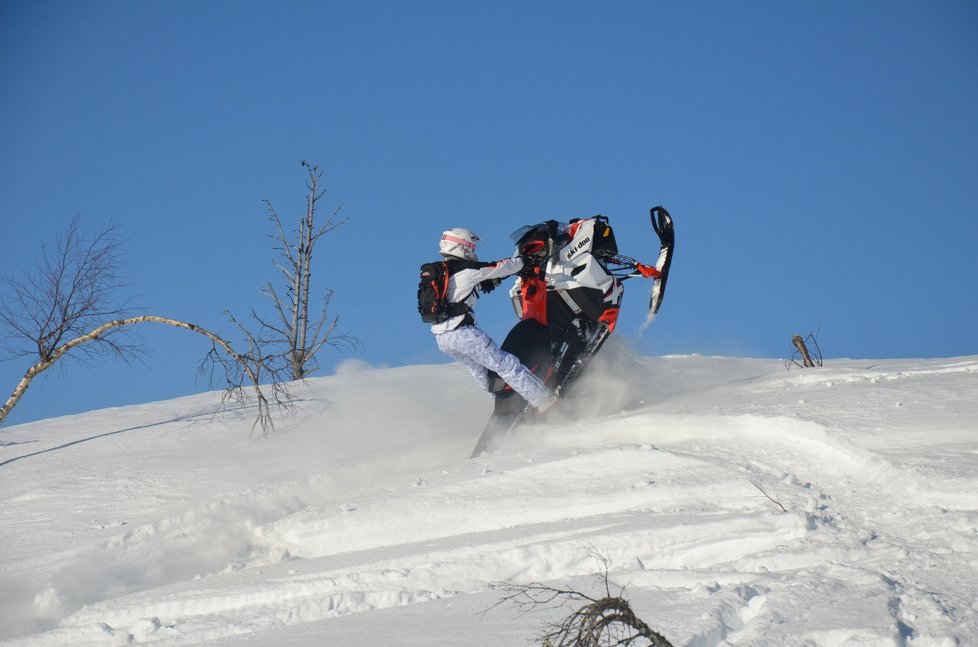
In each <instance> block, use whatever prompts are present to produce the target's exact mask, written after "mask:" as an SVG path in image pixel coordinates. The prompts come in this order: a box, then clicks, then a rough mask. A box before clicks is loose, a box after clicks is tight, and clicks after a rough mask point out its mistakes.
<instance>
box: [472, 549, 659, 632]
mask: <svg viewBox="0 0 978 647" xmlns="http://www.w3.org/2000/svg"><path fill="white" fill-rule="evenodd" d="M589 552H590V553H591V554H592V555H593V556H594V557H595V558H596V559H597V560H598V561H599V562H600V563H601V565H602V566H601V572H599V573H598V575H599V577H600V578H602V579H603V583H604V590H605V593H606V595H605V596H604V597H601V598H593V597H591V596H589V595H587V594H585V593H581V592H580V591H577V590H575V589H573V588H571V587H563V588H560V587H554V586H550V585H548V584H540V583H536V582H534V583H531V584H513V583H506V584H503V585H501V586H500V588H501V589H502V590H504V591H507V594H506V595H505V596H504V597H503V598H501V599H500V600H499V601H498V602H497V603H496V604H494V605H493V606H492V607H490V609H494V608H496V607H499V606H501V605H510V606H513V607H515V608H516V609H517V611H518V612H519V613H521V614H526V613H529V612H530V611H535V610H538V609H555V608H556V609H562V608H571V609H573V610H572V611H571V613H570V614H569V615H567V616H565V617H564V618H563V619H562V620H560V621H559V622H556V623H553V624H551V625H550V626H549V627H548V628H547V630H546V631H545V632H544V633H543V634H542V635H541V636H540V641H541V644H542V645H543V646H544V647H614V646H618V645H621V646H627V645H638V644H639V642H638V641H640V640H644V641H648V642H647V644H649V645H652V647H673V645H672V643H670V642H669V641H668V640H667V639H666V638H665V637H664V636H663V635H662V634H660V633H658V632H656V631H655V630H653V629H652V628H651V627H649V626H648V625H647V624H646V623H645V622H643V621H642V620H641V619H640V618H639V617H638V616H636V615H635V612H634V610H632V607H631V605H630V604H629V603H628V601H627V600H625V598H624V596H623V595H622V594H618V595H612V593H611V584H610V579H609V575H608V574H609V569H610V560H609V558H608V557H607V556H604V555H601V554H600V553H598V551H597V550H595V549H594V548H593V547H591V548H590V549H589ZM582 603H583V604H582ZM578 605H581V606H578ZM575 607H576V608H575ZM487 611H488V610H487Z"/></svg>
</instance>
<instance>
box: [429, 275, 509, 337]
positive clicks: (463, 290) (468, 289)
mask: <svg viewBox="0 0 978 647" xmlns="http://www.w3.org/2000/svg"><path fill="white" fill-rule="evenodd" d="M522 269H523V260H522V259H521V258H507V259H506V260H503V261H497V262H495V263H485V264H483V266H482V267H479V268H466V269H464V270H459V271H458V272H455V273H453V274H452V275H451V276H450V277H448V302H449V303H458V302H460V301H461V302H464V303H465V304H466V305H468V306H469V309H470V310H471V309H473V308H475V302H476V300H477V299H478V298H479V292H480V288H479V284H480V283H482V282H483V281H487V280H490V279H502V278H505V277H507V276H511V275H513V274H516V273H517V272H519V271H520V270H522ZM465 317H466V315H458V316H456V317H452V318H451V319H447V320H445V321H443V322H441V323H436V324H434V325H432V326H431V332H433V333H435V334H438V333H443V332H448V331H449V330H455V329H456V328H458V327H459V326H460V325H461V324H462V322H463V321H464V320H465ZM472 319H473V321H474V320H475V316H474V315H473V316H472Z"/></svg>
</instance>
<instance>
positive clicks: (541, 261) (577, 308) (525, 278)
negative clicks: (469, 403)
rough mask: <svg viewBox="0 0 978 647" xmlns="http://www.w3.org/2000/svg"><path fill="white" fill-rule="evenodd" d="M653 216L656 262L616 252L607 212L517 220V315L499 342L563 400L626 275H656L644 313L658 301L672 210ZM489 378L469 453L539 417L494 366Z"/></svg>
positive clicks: (604, 335)
mask: <svg viewBox="0 0 978 647" xmlns="http://www.w3.org/2000/svg"><path fill="white" fill-rule="evenodd" d="M650 216H651V220H652V228H653V230H654V231H655V233H656V234H657V235H658V237H659V257H658V259H657V260H656V262H655V265H645V264H643V263H640V262H639V261H637V260H635V259H634V258H631V257H629V256H625V255H623V254H620V253H619V252H618V245H617V243H616V241H615V234H614V231H613V229H612V228H611V226H610V225H609V224H608V219H607V218H605V217H604V216H594V217H593V218H587V219H577V220H571V221H570V222H568V223H562V222H558V221H556V220H547V221H545V222H542V223H539V224H536V225H527V226H525V227H521V228H520V229H517V230H516V231H515V232H513V234H512V235H511V236H510V238H511V240H513V242H514V243H515V244H516V253H517V254H519V255H520V256H522V257H523V259H524V267H523V270H522V271H521V272H520V275H519V277H518V278H517V280H516V283H515V285H513V287H512V289H511V290H510V298H511V300H512V302H513V307H514V309H515V311H516V315H517V317H518V318H519V322H518V323H517V324H516V325H515V326H513V328H512V329H511V330H510V332H509V334H508V335H507V336H506V339H505V340H504V341H503V343H502V345H501V348H502V349H503V350H505V351H507V352H509V353H512V354H513V355H516V357H518V358H519V360H520V361H521V362H522V363H523V364H524V365H526V366H527V367H528V368H529V369H530V370H532V371H533V373H534V374H535V375H536V376H537V377H539V378H540V379H541V380H542V381H543V382H544V384H546V385H547V386H549V387H550V388H551V389H554V390H555V391H556V392H557V393H558V394H559V395H560V397H561V399H564V398H566V397H567V394H568V392H569V390H570V389H571V388H572V386H573V384H574V382H575V381H576V380H577V379H578V378H579V377H580V376H581V373H582V372H583V371H584V370H585V368H586V367H587V366H588V363H589V362H590V361H591V359H592V358H593V357H594V356H595V354H596V353H597V352H598V351H599V350H600V349H601V346H602V345H603V344H604V342H605V340H607V339H608V336H609V335H611V333H612V332H614V330H615V325H616V323H617V321H618V312H619V309H620V307H621V301H622V297H623V296H624V287H623V283H624V282H625V280H627V279H630V278H636V277H642V278H651V279H654V280H655V283H654V284H653V287H652V294H651V298H650V300H649V317H652V316H653V315H655V314H656V313H657V312H658V311H659V307H660V306H661V305H662V299H663V296H664V295H665V287H666V281H667V280H668V278H669V266H670V264H671V262H672V252H673V248H674V246H675V235H674V231H673V224H672V217H671V216H670V215H669V212H668V211H666V209H665V208H664V207H661V206H659V207H654V208H653V209H652V210H651V212H650ZM489 384H490V391H491V392H492V394H493V396H494V406H493V412H492V416H490V418H489V422H488V423H487V424H486V428H485V430H484V431H483V432H482V435H481V436H480V437H479V441H478V443H477V444H476V447H475V450H474V451H473V452H472V457H473V458H474V457H477V456H481V455H482V454H485V453H490V452H492V451H493V449H494V448H495V447H496V445H497V444H498V442H499V441H500V440H502V438H503V437H505V435H506V434H508V433H510V432H511V431H512V430H513V429H515V428H516V427H518V426H520V425H521V424H522V423H524V422H525V421H527V420H529V419H531V418H532V419H535V420H541V421H542V419H543V416H542V415H539V414H537V413H536V412H535V411H534V410H533V409H532V407H530V406H529V405H528V404H527V402H526V400H524V399H523V398H522V397H521V396H520V395H519V394H518V393H516V392H515V391H514V390H513V389H512V388H511V387H510V386H509V385H507V384H506V383H505V381H504V380H503V379H502V378H500V377H499V376H498V375H496V374H495V373H490V379H489Z"/></svg>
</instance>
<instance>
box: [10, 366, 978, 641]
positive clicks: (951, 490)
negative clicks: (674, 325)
mask: <svg viewBox="0 0 978 647" xmlns="http://www.w3.org/2000/svg"><path fill="white" fill-rule="evenodd" d="M613 352H614V351H612V353H613ZM833 364H838V366H834V365H833V366H827V367H824V368H823V369H820V370H818V371H789V372H786V371H785V370H784V367H783V365H782V364H781V363H780V362H777V361H767V360H737V359H731V358H701V357H669V358H639V359H637V360H636V359H631V358H629V359H628V361H627V362H621V361H618V362H616V364H615V367H614V368H615V370H614V371H613V374H614V376H615V377H614V378H612V377H610V376H606V377H608V381H609V383H612V384H614V385H615V386H616V387H618V388H616V389H615V390H614V393H612V394H611V395H610V397H609V398H606V399H605V400H604V401H602V402H600V403H599V406H597V407H594V406H593V403H591V404H590V405H589V407H588V408H585V407H584V406H581V404H580V403H578V404H576V405H575V403H573V402H567V403H562V405H561V407H560V408H559V409H560V415H559V416H555V418H554V420H552V422H551V424H548V425H546V426H538V427H536V428H530V429H527V430H525V431H523V432H521V433H520V434H518V435H516V436H515V437H514V438H512V439H510V440H509V442H508V443H507V444H506V445H505V446H504V447H503V448H502V449H501V451H500V452H499V453H498V454H497V455H496V456H492V457H485V458H482V459H477V460H468V459H465V458H464V456H466V455H467V453H468V450H469V449H471V447H470V445H471V443H472V442H474V439H475V437H476V436H477V435H478V432H479V428H480V426H481V420H483V419H484V415H482V414H481V413H479V412H480V411H481V412H486V414H487V406H486V404H487V403H485V402H484V401H483V400H481V399H479V394H478V393H474V392H473V390H470V389H467V388H466V387H469V386H471V385H469V384H468V383H467V382H466V381H465V380H464V379H460V378H464V375H463V374H462V373H461V372H460V371H459V369H458V367H454V366H443V367H407V368H405V369H394V370H382V371H362V372H357V373H346V374H344V375H342V376H337V377H334V378H321V379H319V380H313V381H311V385H310V393H309V397H308V398H307V399H305V400H304V401H303V403H302V404H301V406H300V410H299V412H298V414H297V415H296V417H295V418H294V419H292V420H291V421H290V423H289V425H288V430H287V431H286V432H285V433H281V434H279V435H277V436H275V437H272V438H270V439H269V440H267V441H260V442H248V441H247V439H246V438H242V437H241V428H242V427H241V424H240V423H241V422H242V421H246V420H247V418H248V412H247V411H242V412H237V413H232V414H231V415H230V416H227V417H224V418H210V419H203V418H200V417H195V416H192V415H187V414H188V413H192V412H193V411H194V410H197V411H200V410H207V409H209V407H211V406H212V404H213V398H214V397H216V396H215V395H211V394H204V395H201V396H195V397H194V398H184V399H181V400H177V401H172V402H168V403H157V404H155V405H144V406H143V407H140V408H128V410H127V409H115V410H110V411H106V412H92V413H90V414H85V415H83V416H75V417H73V418H71V419H59V420H58V421H53V422H52V423H51V424H46V423H37V424H34V425H22V426H20V427H12V428H9V429H5V430H3V431H2V432H0V433H2V434H3V436H2V439H3V441H4V442H3V445H2V447H0V451H2V452H4V453H3V454H0V462H2V461H4V460H7V459H9V458H14V457H16V456H19V455H22V454H25V453H28V452H29V453H31V454H33V455H32V456H30V457H27V458H23V459H21V460H16V461H14V462H11V463H8V464H6V465H5V466H4V467H3V468H0V485H2V489H0V492H2V497H3V499H2V506H0V523H2V526H0V527H2V528H3V529H2V530H0V541H2V542H3V544H4V547H5V548H7V547H9V548H10V550H9V551H5V554H6V555H7V557H6V558H5V559H4V561H3V566H2V570H0V587H2V588H3V590H4V591H5V592H9V593H7V594H5V596H4V600H3V602H0V628H2V629H0V638H3V639H5V640H3V641H2V642H0V644H2V645H10V646H13V645H17V646H21V645H36V646H42V647H43V646H48V645H65V644H71V645H113V644H161V645H190V644H208V645H237V644H248V645H279V644H289V645H299V646H305V645H318V644H322V642H323V641H324V640H325V641H326V642H328V643H330V644H352V643H354V642H355V643H356V644H370V640H371V636H378V642H377V643H376V644H404V645H414V644H417V645H423V644H430V642H426V641H430V637H431V635H432V633H431V632H432V631H433V627H437V631H438V635H439V636H441V638H440V639H441V640H443V641H444V642H445V644H455V645H462V646H463V647H464V646H467V645H481V644H488V643H493V644H498V643H504V644H521V643H522V642H525V641H526V640H529V639H531V638H532V637H533V635H534V634H535V628H536V627H539V626H541V624H542V623H543V622H545V621H546V619H547V618H548V617H549V618H555V617H557V614H559V610H551V611H543V612H541V614H540V615H539V617H536V616H535V615H534V614H531V616H521V615H519V614H517V613H516V612H515V610H513V609H507V608H505V607H499V608H494V609H493V610H491V611H488V612H486V610H487V609H489V608H490V607H493V605H494V604H495V602H497V601H498V599H499V598H500V597H501V595H500V594H499V592H498V591H497V588H496V587H497V586H498V585H499V584H501V583H504V582H508V583H531V582H551V583H558V584H569V585H572V586H575V587H578V588H579V589H580V590H589V591H591V592H599V591H600V590H601V587H602V586H603V584H601V583H600V582H599V581H598V580H596V579H595V577H594V574H595V573H596V572H598V571H600V570H601V564H600V563H598V562H597V560H596V558H595V554H596V553H597V554H599V555H601V556H602V557H603V559H605V560H606V561H607V563H608V564H610V567H611V570H610V577H611V580H612V583H613V585H614V586H616V587H624V588H625V590H626V595H627V596H628V597H629V599H630V600H631V602H632V605H633V607H634V608H635V609H636V610H637V611H638V612H639V614H640V615H641V616H642V617H643V618H644V619H645V620H646V621H648V622H649V623H650V624H652V625H653V626H654V627H656V629H657V630H659V631H661V632H662V633H663V634H664V635H666V636H667V637H669V638H670V640H671V641H673V643H674V644H676V645H677V646H678V645H684V646H686V647H707V646H709V647H715V646H720V645H725V646H729V645H771V646H774V645H779V646H781V645H814V646H816V647H830V646H831V647H835V646H842V645H860V646H863V645H871V646H879V647H889V646H900V647H903V646H907V647H923V646H935V647H944V646H950V645H967V644H973V643H972V642H971V641H972V640H973V637H974V636H976V635H978V603H976V602H975V601H976V600H978V495H976V494H975V493H976V492H978V441H976V439H975V438H974V422H975V420H978V358H954V359H950V360H893V361H888V362H873V363H872V364H870V363H867V362H860V361H853V360H848V361H844V362H843V361H839V362H837V363H833ZM622 366H627V371H625V375H626V377H628V378H631V379H623V378H622V374H623V371H622ZM603 370H604V369H602V367H601V365H597V366H596V367H595V369H594V371H593V373H592V374H591V375H589V376H588V379H589V380H594V379H601V378H602V371H603ZM610 373H611V371H609V374H610ZM422 378H423V379H424V380H425V381H427V382H428V383H429V384H430V383H431V382H432V380H434V381H436V382H437V383H438V384H440V385H443V390H444V391H445V392H446V393H449V394H451V398H450V399H449V402H450V404H448V405H446V407H445V408H444V410H438V411H432V410H431V409H430V408H429V407H428V406H427V405H426V404H425V403H423V402H420V401H419V400H418V390H419V389H420V388H421V387H420V386H419V384H418V383H419V382H420V381H421V379H422ZM614 380H618V381H617V382H615V381H614ZM636 385H641V386H636ZM378 397H380V398H382V399H385V400H386V401H387V402H388V403H389V404H390V405H391V406H390V407H389V408H386V409H384V410H378V409H377V407H376V406H373V403H374V402H375V401H376V399H377V398H378ZM480 407H482V409H480ZM177 410H179V412H181V413H180V415H176V414H175V412H176V411H177ZM473 411H474V412H476V413H473ZM161 420H162V421H166V422H165V423H163V424H156V425H153V424H151V423H153V422H154V421H157V422H158V421H161ZM458 420H468V421H470V422H468V423H466V424H464V425H463V426H462V428H459V426H458V425H457V424H452V423H453V422H455V421H458ZM326 421H328V426H329V428H330V429H331V433H329V434H324V433H323V428H324V423H325V422H326ZM130 428H132V429H138V430H136V431H132V432H129V431H126V430H128V429H130ZM113 429H119V430H121V431H125V433H117V434H113V435H103V434H105V432H106V431H111V430H113ZM95 436H98V439H97V440H92V441H91V442H85V443H81V444H75V445H72V446H70V447H64V448H61V447H62V446H64V445H66V444H67V442H70V441H71V439H79V438H91V437H95ZM25 447H30V449H29V450H25V449H24V448H25ZM46 448H47V449H50V451H43V452H41V453H38V450H45V449H46ZM484 612H485V613H484ZM378 628H379V630H378ZM381 636H383V637H384V638H381ZM392 637H393V640H394V642H393V643H392V642H391V639H392Z"/></svg>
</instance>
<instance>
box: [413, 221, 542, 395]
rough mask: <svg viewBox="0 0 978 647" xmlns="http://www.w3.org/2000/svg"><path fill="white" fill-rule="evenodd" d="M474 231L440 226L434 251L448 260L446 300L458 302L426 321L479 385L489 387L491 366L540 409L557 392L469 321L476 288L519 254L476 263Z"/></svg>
mask: <svg viewBox="0 0 978 647" xmlns="http://www.w3.org/2000/svg"><path fill="white" fill-rule="evenodd" d="M477 242H479V237H478V236H476V235H475V234H474V233H472V232H471V231H469V230H468V229H463V228H455V229H449V230H448V231H445V232H444V233H443V234H442V236H441V240H440V241H439V243H438V253H439V254H441V255H442V256H444V257H445V258H446V259H447V261H448V271H449V274H450V276H449V279H448V290H447V293H446V300H447V301H448V302H449V303H464V304H465V305H466V306H467V307H466V308H465V313H464V314H459V315H456V316H454V317H451V318H450V319H447V320H445V321H443V322H441V323H436V324H434V325H433V326H432V327H431V332H433V333H434V334H435V341H436V343H437V344H438V348H439V350H441V351H442V352H443V353H445V354H446V355H449V356H450V357H452V358H453V359H455V360H457V361H459V362H461V363H462V364H464V365H465V367H466V368H468V369H469V372H471V373H472V376H473V377H474V378H475V380H476V382H478V384H479V386H480V387H481V388H482V390H483V391H486V392H488V391H489V371H495V372H496V373H497V374H499V376H500V377H501V378H503V379H504V380H505V381H506V383H507V384H509V385H510V386H511V387H513V390H515V391H516V392H517V393H519V394H520V395H521V396H523V399H524V400H526V401H527V402H528V403H529V404H530V405H531V406H533V407H534V408H536V409H537V410H538V411H539V412H541V413H543V412H544V411H546V410H547V409H549V408H550V407H552V406H553V405H554V404H555V403H556V402H557V396H556V394H554V393H553V392H552V391H550V389H548V388H547V387H546V385H544V384H543V382H541V381H540V379H539V378H537V376H535V375H534V374H533V373H532V372H531V371H530V369H528V368H527V367H526V366H524V365H523V364H522V363H520V360H519V359H517V358H516V356H515V355H512V354H510V353H507V352H506V351H504V350H501V349H500V348H499V346H497V345H496V343H495V342H494V341H493V340H492V339H491V338H490V337H489V335H487V334H486V333H485V332H483V331H482V329H481V328H479V327H478V326H476V324H475V316H474V315H473V312H472V308H473V306H474V305H475V302H476V300H477V299H478V298H479V294H480V293H487V292H491V291H492V290H493V289H494V288H495V287H496V285H498V284H499V281H501V280H502V279H503V278H505V277H507V276H511V275H513V274H516V273H517V272H519V271H520V270H522V269H523V260H522V259H521V258H519V257H516V258H507V259H505V260H501V261H497V262H494V263H480V262H479V259H478V257H477V256H476V253H475V245H476V243H477Z"/></svg>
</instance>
